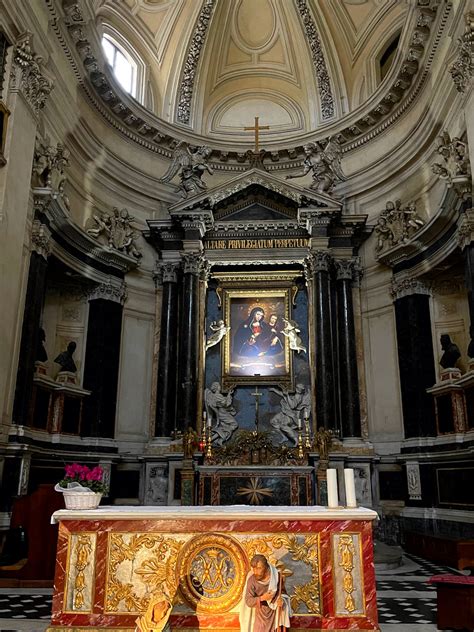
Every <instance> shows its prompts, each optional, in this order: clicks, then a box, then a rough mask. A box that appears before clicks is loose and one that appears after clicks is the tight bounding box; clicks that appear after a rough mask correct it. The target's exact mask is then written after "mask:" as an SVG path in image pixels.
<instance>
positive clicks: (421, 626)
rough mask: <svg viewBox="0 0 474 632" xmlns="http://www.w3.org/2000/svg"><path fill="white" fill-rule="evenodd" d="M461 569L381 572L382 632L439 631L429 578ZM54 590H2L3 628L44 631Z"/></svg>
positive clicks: (418, 564) (409, 560) (407, 560)
mask: <svg viewBox="0 0 474 632" xmlns="http://www.w3.org/2000/svg"><path fill="white" fill-rule="evenodd" d="M457 572H458V571H455V570H453V569H451V568H447V567H445V566H439V565H437V564H433V563H432V562H427V561H426V560H424V559H422V558H420V557H416V556H414V555H404V557H403V564H402V566H400V567H399V568H395V569H391V570H385V571H379V572H377V603H378V611H379V622H380V630H381V632H436V630H437V627H436V588H435V587H434V586H431V585H430V584H428V583H427V580H428V579H429V578H430V577H431V576H432V575H439V574H442V573H457ZM51 593H52V591H51V590H47V589H44V590H39V589H26V588H23V589H9V588H2V589H0V630H2V632H16V631H19V630H22V631H26V630H29V631H30V632H44V630H45V629H46V628H47V626H48V623H49V617H50V612H51Z"/></svg>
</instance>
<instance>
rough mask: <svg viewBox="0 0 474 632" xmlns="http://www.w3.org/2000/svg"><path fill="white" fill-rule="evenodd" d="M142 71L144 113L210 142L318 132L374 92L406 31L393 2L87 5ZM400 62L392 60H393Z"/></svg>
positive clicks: (143, 0) (405, 19)
mask: <svg viewBox="0 0 474 632" xmlns="http://www.w3.org/2000/svg"><path fill="white" fill-rule="evenodd" d="M93 2H94V8H95V11H96V15H97V21H98V24H99V28H100V29H101V30H102V31H103V32H109V33H111V34H114V33H115V34H120V36H121V37H123V38H124V40H126V41H127V42H129V43H130V45H131V47H133V49H134V50H135V51H136V52H137V54H138V55H139V57H140V58H141V59H142V60H143V62H144V68H145V72H144V81H145V84H146V85H145V86H144V88H145V89H144V90H143V94H144V105H145V106H146V107H147V108H148V109H150V110H152V111H153V112H154V113H155V114H157V115H158V116H159V117H160V118H162V119H164V120H165V121H168V122H170V123H173V124H176V125H178V126H180V127H183V128H187V129H191V130H192V131H194V132H196V133H198V134H202V135H205V136H208V137H211V138H215V139H216V140H217V139H226V140H231V139H234V140H235V141H245V140H248V139H249V135H251V134H252V132H249V131H244V129H243V128H244V127H246V126H251V125H253V122H254V116H259V117H260V124H261V125H268V126H270V129H269V130H266V131H263V132H262V134H266V138H267V139H268V140H277V139H278V140H280V141H286V140H289V139H291V138H292V137H294V136H295V135H297V136H299V137H300V138H301V137H304V135H305V134H310V133H311V132H313V131H314V130H316V129H322V130H324V126H326V125H329V124H332V123H334V122H335V121H337V120H338V119H340V118H341V117H343V116H345V115H347V114H349V113H351V112H353V111H354V110H356V109H357V108H358V107H359V106H361V105H362V104H364V103H365V102H366V101H367V100H369V99H370V98H371V96H372V95H373V94H374V93H375V92H376V91H377V88H378V87H379V85H380V84H381V82H382V76H383V74H384V72H386V66H388V63H389V62H390V59H389V61H388V63H386V66H385V68H381V63H380V62H381V58H382V61H384V59H388V57H387V54H386V55H385V57H384V52H385V51H386V49H387V47H388V46H389V45H390V43H391V42H393V40H394V39H395V38H396V37H397V36H398V35H399V34H400V35H401V39H400V41H401V42H403V34H404V32H405V29H406V27H407V25H408V23H409V21H410V17H411V13H410V3H407V2H398V1H396V0H122V1H121V2H116V0H93ZM396 55H397V51H396V50H394V52H393V55H392V60H393V58H395V57H396Z"/></svg>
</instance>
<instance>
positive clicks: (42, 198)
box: [33, 188, 138, 276]
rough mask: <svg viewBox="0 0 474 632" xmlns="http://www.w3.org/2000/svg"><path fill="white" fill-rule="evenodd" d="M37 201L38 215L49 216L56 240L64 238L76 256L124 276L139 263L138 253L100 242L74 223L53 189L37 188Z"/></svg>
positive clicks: (69, 249)
mask: <svg viewBox="0 0 474 632" xmlns="http://www.w3.org/2000/svg"><path fill="white" fill-rule="evenodd" d="M33 204H34V208H35V212H36V213H37V215H38V216H39V217H40V218H43V217H44V218H46V219H47V224H48V227H49V229H50V230H51V233H52V240H54V241H56V240H60V241H61V242H62V245H63V246H64V247H65V248H66V249H67V250H68V251H70V252H71V253H72V254H74V256H77V255H78V254H79V255H80V256H81V257H82V258H86V259H87V260H88V261H95V262H97V264H98V265H99V267H100V268H104V266H105V267H108V268H110V269H112V270H113V271H114V274H116V275H120V276H122V275H123V274H126V273H127V272H130V270H133V269H135V268H136V267H137V265H138V263H137V260H136V259H135V258H134V257H130V256H128V255H126V254H124V253H122V252H120V251H118V250H115V249H114V248H110V247H108V246H104V245H102V244H99V243H98V242H97V241H96V240H95V239H93V238H92V237H90V236H89V235H88V234H87V233H86V232H85V231H84V230H82V228H80V227H79V226H78V225H77V224H76V223H74V222H73V221H72V220H71V218H70V216H69V213H68V211H67V209H66V208H65V207H64V203H63V202H62V200H61V199H60V198H57V197H54V196H53V195H52V192H51V190H50V189H38V188H36V189H33Z"/></svg>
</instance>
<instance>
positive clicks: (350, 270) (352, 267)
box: [334, 259, 356, 281]
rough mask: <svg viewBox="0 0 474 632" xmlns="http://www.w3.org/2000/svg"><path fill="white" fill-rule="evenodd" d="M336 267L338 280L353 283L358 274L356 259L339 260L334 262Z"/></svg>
mask: <svg viewBox="0 0 474 632" xmlns="http://www.w3.org/2000/svg"><path fill="white" fill-rule="evenodd" d="M334 265H335V267H336V278H337V280H338V281H339V280H344V279H345V280H349V281H352V280H353V279H354V275H355V272H356V261H355V259H337V260H336V261H334Z"/></svg>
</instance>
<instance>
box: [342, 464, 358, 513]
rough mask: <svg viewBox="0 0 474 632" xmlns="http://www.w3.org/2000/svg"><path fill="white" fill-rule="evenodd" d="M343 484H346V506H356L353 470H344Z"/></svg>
mask: <svg viewBox="0 0 474 632" xmlns="http://www.w3.org/2000/svg"><path fill="white" fill-rule="evenodd" d="M344 484H345V486H346V506H347V507H357V500H356V491H355V482H354V470H352V469H345V470H344Z"/></svg>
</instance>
